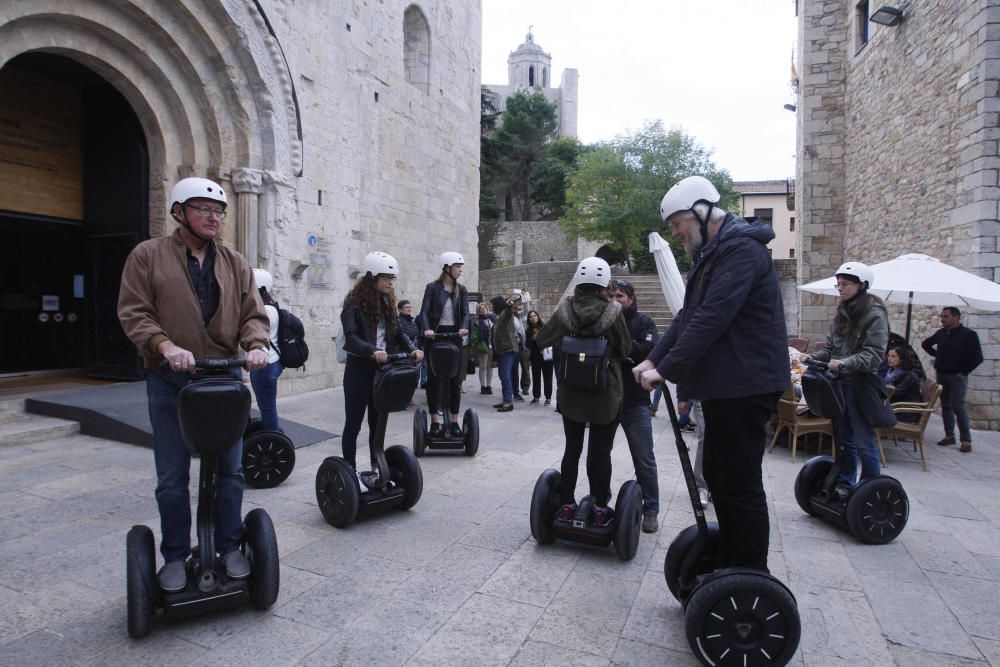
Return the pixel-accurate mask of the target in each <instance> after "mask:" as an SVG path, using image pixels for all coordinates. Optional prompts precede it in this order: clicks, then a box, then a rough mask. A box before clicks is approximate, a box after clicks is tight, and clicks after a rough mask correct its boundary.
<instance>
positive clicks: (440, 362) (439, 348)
mask: <svg viewBox="0 0 1000 667" xmlns="http://www.w3.org/2000/svg"><path fill="white" fill-rule="evenodd" d="M461 342H462V336H461V335H459V334H458V333H454V332H451V333H437V334H435V335H434V340H433V341H432V342H431V344H430V346H429V347H428V350H427V362H428V363H429V364H430V369H431V372H432V373H434V375H435V377H437V378H440V380H439V381H438V382H437V383H436V384H437V391H438V405H440V406H442V408H443V409H444V413H445V422H444V424H443V431H444V435H442V436H439V437H434V436H431V432H430V429H429V428H428V422H427V411H426V410H424V409H423V408H421V407H418V408H417V409H416V411H415V412H414V414H413V452H414V453H415V454H416V455H417V456H423V455H424V453H425V452H426V451H427V450H428V449H441V450H452V451H462V452H464V453H465V455H466V456H475V455H476V452H478V451H479V414H478V413H477V412H476V411H475V410H473V409H472V408H468V409H467V410H466V411H465V414H464V415H463V416H462V437H461V438H457V437H456V438H453V437H451V435H449V433H448V431H449V427H450V425H451V423H450V415H449V413H448V410H447V406H446V405H445V403H446V400H445V399H446V397H447V391H448V385H447V384H446V382H445V381H446V380H447V379H448V378H454V377H456V376H457V375H459V374H461V373H463V372H465V371H464V369H463V368H462V367H461V366H462V349H461V347H460V345H461Z"/></svg>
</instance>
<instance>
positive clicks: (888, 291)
mask: <svg viewBox="0 0 1000 667" xmlns="http://www.w3.org/2000/svg"><path fill="white" fill-rule="evenodd" d="M871 269H872V273H873V274H874V276H875V277H874V280H873V284H872V288H871V292H872V294H875V295H877V296H879V297H881V298H882V299H883V300H885V301H887V302H890V303H905V304H907V308H906V341H907V342H909V340H910V318H911V315H912V312H913V306H914V305H918V306H966V307H971V308H978V309H980V310H1000V285H997V284H996V283H995V282H993V281H990V280H986V279H984V278H980V277H979V276H977V275H974V274H971V273H969V272H968V271H963V270H962V269H958V268H955V267H954V266H951V265H949V264H945V263H944V262H942V261H940V260H938V259H936V258H934V257H930V256H928V255H922V254H919V253H910V254H907V255H901V256H899V257H897V258H896V259H891V260H889V261H888V262H882V263H880V264H875V265H874V266H872V267H871ZM799 289H800V290H803V291H806V292H813V293H815V294H829V295H834V296H836V294H837V290H836V289H835V288H834V279H833V278H832V277H831V278H824V279H822V280H817V281H815V282H811V283H808V284H806V285H802V286H800V287H799Z"/></svg>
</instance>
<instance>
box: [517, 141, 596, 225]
mask: <svg viewBox="0 0 1000 667" xmlns="http://www.w3.org/2000/svg"><path fill="white" fill-rule="evenodd" d="M587 150H589V147H587V146H584V145H583V144H581V143H580V142H579V141H578V140H577V139H575V138H574V137H559V138H558V139H556V140H555V141H553V142H552V143H551V144H549V146H548V151H547V155H546V157H545V159H544V160H542V161H541V163H539V164H538V166H536V167H535V169H534V171H532V173H531V182H532V185H531V203H532V205H533V208H534V209H535V213H537V215H538V217H539V218H540V219H542V220H557V219H559V218H560V217H562V215H563V214H564V213H565V208H566V185H567V177H568V176H569V174H570V173H572V172H574V171H576V165H577V160H578V159H579V157H580V155H581V154H582V153H584V152H585V151H587Z"/></svg>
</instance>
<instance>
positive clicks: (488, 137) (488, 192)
mask: <svg viewBox="0 0 1000 667" xmlns="http://www.w3.org/2000/svg"><path fill="white" fill-rule="evenodd" d="M479 106H480V112H479V129H480V134H479V229H478V231H479V268H480V269H482V270H485V269H491V268H493V267H494V266H495V265H496V263H497V253H496V248H495V245H496V237H497V233H498V232H499V231H500V223H499V219H500V207H499V206H497V188H498V186H499V179H498V175H499V172H500V168H499V164H500V152H499V149H498V146H497V143H496V141H495V139H494V138H493V133H494V131H495V129H496V124H497V119H498V118H499V117H500V96H499V95H497V94H496V93H495V92H493V91H492V90H490V89H489V88H485V87H484V88H481V89H480V92H479Z"/></svg>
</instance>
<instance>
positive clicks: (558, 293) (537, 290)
mask: <svg viewBox="0 0 1000 667" xmlns="http://www.w3.org/2000/svg"><path fill="white" fill-rule="evenodd" d="M577 263H578V262H577V260H573V261H566V262H539V263H534V264H521V265H519V266H510V267H507V268H503V269H493V270H490V271H482V272H480V274H479V289H480V291H482V293H483V298H484V299H486V300H487V301H489V300H490V299H491V298H493V297H494V296H497V295H506V296H509V295H510V294H511V293H512V292H513V290H514V289H515V288H519V289H522V290H528V293H529V294H531V308H532V309H533V310H537V311H538V312H539V314H540V315H541V316H542V319H543V320H544V319H548V317H549V316H550V315H551V314H552V311H553V310H555V308H556V304H557V303H559V299H561V298H562V295H563V294H564V293H565V292H566V287H567V286H568V285H569V281H570V280H571V279H572V277H573V271H574V270H575V269H576V265H577Z"/></svg>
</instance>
